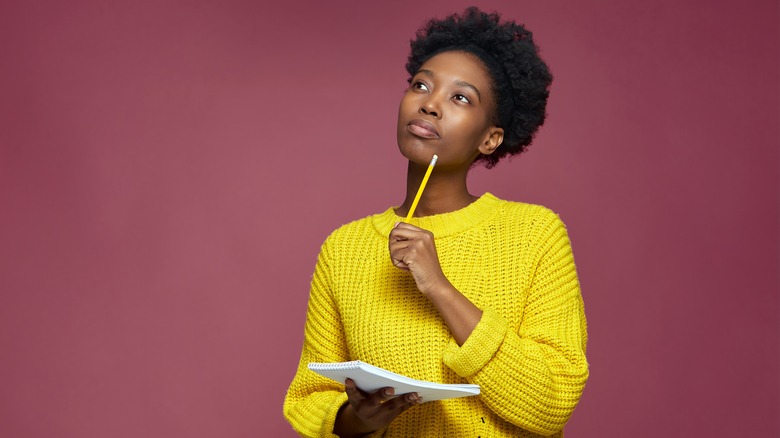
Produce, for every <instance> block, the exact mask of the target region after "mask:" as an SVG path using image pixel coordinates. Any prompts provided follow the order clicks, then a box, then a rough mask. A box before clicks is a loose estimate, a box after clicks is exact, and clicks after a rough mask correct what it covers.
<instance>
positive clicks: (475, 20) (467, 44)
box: [406, 7, 552, 169]
mask: <svg viewBox="0 0 780 438" xmlns="http://www.w3.org/2000/svg"><path fill="white" fill-rule="evenodd" d="M500 20H501V17H500V15H499V14H498V13H495V12H494V13H490V14H488V13H485V12H482V11H480V10H479V9H478V8H476V7H470V8H468V9H466V11H465V12H464V13H463V14H461V15H458V14H453V15H450V16H448V17H446V18H444V19H442V20H438V19H435V18H434V19H432V20H430V21H428V23H426V24H425V26H423V27H422V28H420V29H419V30H418V31H417V34H416V35H415V38H414V39H413V40H412V41H411V42H410V46H411V51H410V53H409V58H408V62H407V64H406V71H407V72H408V73H409V75H410V77H409V79H408V80H409V82H411V79H412V76H414V75H415V74H417V72H418V71H419V70H420V67H421V66H422V65H423V64H424V63H425V62H426V61H427V60H428V59H430V58H432V57H433V56H435V55H437V54H439V53H442V52H448V51H462V52H466V53H470V54H472V55H475V56H477V57H478V58H479V59H480V60H481V61H482V63H483V64H484V65H485V67H486V68H487V71H488V74H489V75H490V77H491V79H492V82H493V83H492V92H493V96H494V98H495V102H496V108H495V112H494V121H495V123H496V125H497V126H499V127H501V128H503V129H504V141H503V142H502V143H501V146H499V148H498V149H496V151H495V152H493V153H492V154H490V155H480V156H479V157H478V158H477V159H476V160H475V161H474V164H477V163H480V162H481V163H483V164H484V165H485V167H487V168H488V169H489V168H492V167H493V166H495V165H496V164H497V163H498V161H499V160H500V159H501V158H503V157H505V156H512V155H517V154H519V153H521V152H523V151H525V150H526V147H527V146H528V145H529V144H531V141H532V140H533V138H534V135H535V134H536V132H537V131H538V129H539V127H540V126H542V124H543V123H544V119H545V117H546V107H547V97H548V96H549V94H550V92H549V89H550V83H551V82H552V74H551V73H550V70H549V68H548V67H547V64H545V63H544V61H543V60H542V59H541V58H540V57H539V48H538V47H537V46H536V44H534V42H533V39H532V36H531V32H529V31H528V30H527V29H526V28H525V27H523V26H522V25H520V24H517V23H515V22H513V21H505V22H503V23H501V22H500Z"/></svg>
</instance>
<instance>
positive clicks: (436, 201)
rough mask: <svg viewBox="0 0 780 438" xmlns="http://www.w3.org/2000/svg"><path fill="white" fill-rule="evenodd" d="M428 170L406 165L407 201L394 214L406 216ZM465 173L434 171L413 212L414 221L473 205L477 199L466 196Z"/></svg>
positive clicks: (461, 171) (422, 167) (460, 171)
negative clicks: (417, 218)
mask: <svg viewBox="0 0 780 438" xmlns="http://www.w3.org/2000/svg"><path fill="white" fill-rule="evenodd" d="M427 168H428V166H421V165H419V164H415V163H412V162H411V161H410V162H409V165H408V167H407V171H406V197H405V198H404V202H403V204H401V206H400V207H398V209H396V214H398V215H399V216H406V215H407V214H408V213H409V208H411V206H412V201H414V197H415V196H416V195H417V189H419V187H420V183H421V182H422V179H423V176H424V175H425V171H426V170H427ZM467 173H468V169H458V170H448V169H444V168H439V167H435V168H434V170H433V173H432V174H431V176H430V178H429V179H428V184H427V185H426V186H425V191H423V194H422V197H421V198H420V202H419V203H418V204H417V208H416V209H415V211H414V216H415V217H421V216H431V215H434V214H442V213H449V212H452V211H455V210H460V209H461V208H464V207H466V206H468V205H469V204H471V203H472V202H474V201H475V200H476V199H477V197H476V196H473V195H471V194H470V193H469V191H468V187H467V185H466V175H467Z"/></svg>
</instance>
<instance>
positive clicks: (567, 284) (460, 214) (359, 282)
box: [284, 193, 588, 438]
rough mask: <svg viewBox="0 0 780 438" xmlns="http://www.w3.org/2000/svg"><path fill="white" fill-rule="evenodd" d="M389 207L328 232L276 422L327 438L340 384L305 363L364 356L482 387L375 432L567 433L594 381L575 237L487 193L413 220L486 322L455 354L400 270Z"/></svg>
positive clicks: (427, 376)
mask: <svg viewBox="0 0 780 438" xmlns="http://www.w3.org/2000/svg"><path fill="white" fill-rule="evenodd" d="M401 219H402V218H400V217H398V216H396V215H395V214H394V212H393V209H388V210H387V211H386V212H384V213H382V214H378V215H374V216H370V217H368V218H365V219H361V220H358V221H355V222H352V223H350V224H347V225H344V226H343V227H341V228H339V229H338V230H336V231H335V232H334V233H333V234H332V235H331V236H330V237H328V239H327V240H326V241H325V243H324V244H323V246H322V250H321V252H320V255H319V257H318V260H317V266H316V268H315V271H314V276H313V278H312V285H311V292H310V296H309V305H308V313H307V317H306V326H305V338H304V344H303V351H302V353H301V360H300V364H299V366H298V370H297V373H296V375H295V378H294V379H293V381H292V383H291V384H290V388H289V390H288V393H287V397H286V398H285V402H284V414H285V417H286V418H287V420H288V421H289V422H290V424H292V426H293V428H295V430H296V431H298V433H299V434H301V435H303V436H311V437H333V436H335V435H333V433H332V430H333V423H334V421H335V417H336V413H337V412H338V410H339V407H340V406H341V405H342V404H344V403H345V402H346V401H347V396H346V394H345V393H344V386H343V385H340V384H338V383H336V382H333V381H331V380H328V379H326V378H324V377H321V376H319V375H317V374H315V373H313V372H311V371H309V370H308V369H307V367H306V365H307V364H308V363H309V362H340V361H348V360H362V361H364V362H368V363H371V364H373V365H376V366H380V367H382V368H385V369H388V370H390V371H393V372H396V373H400V374H404V375H407V376H409V377H412V378H415V379H421V380H429V381H434V382H443V383H476V384H478V385H480V387H481V394H480V395H478V396H473V397H465V398H458V399H450V400H442V401H433V402H429V403H422V404H420V405H417V406H414V407H412V408H411V409H409V410H407V411H406V412H404V413H403V414H401V415H400V416H399V417H397V418H396V419H395V420H394V421H393V422H392V423H391V424H390V426H388V427H387V428H386V429H384V430H380V431H377V432H376V433H374V434H372V436H385V437H474V438H476V437H483V438H494V437H518V436H522V437H532V436H539V435H545V436H546V435H553V436H562V429H563V426H564V425H565V424H566V421H567V420H568V419H569V416H570V415H571V413H572V411H573V410H574V407H575V406H576V405H577V402H578V401H579V399H580V395H581V394H582V390H583V388H584V386H585V381H586V380H587V378H588V364H587V361H586V359H585V344H586V342H587V333H586V325H585V314H584V311H583V304H582V298H581V296H580V289H579V283H578V281H577V274H576V271H575V267H574V260H573V258H572V253H571V248H570V245H569V239H568V236H567V233H566V228H565V227H564V225H563V223H562V222H561V220H560V219H559V218H558V216H557V215H556V214H555V213H553V212H551V211H550V210H548V209H546V208H544V207H541V206H537V205H530V204H523V203H516V202H508V201H503V200H500V199H498V198H496V197H495V196H493V195H491V194H489V193H486V194H485V195H483V196H482V197H481V198H479V199H478V200H477V201H475V202H474V203H472V204H471V205H469V206H468V207H466V208H464V209H461V210H458V211H455V212H452V213H446V214H441V215H435V216H427V217H421V218H414V219H412V221H411V224H413V225H416V226H419V227H421V228H425V229H427V230H430V231H431V232H433V234H434V237H435V241H436V249H437V252H438V254H439V261H440V263H441V266H442V270H443V271H444V274H445V275H446V276H447V278H448V279H449V280H450V282H451V283H452V284H453V285H454V286H455V287H456V288H457V289H458V290H459V291H461V293H463V294H464V295H465V296H466V297H468V298H469V299H470V300H471V301H472V302H473V303H474V304H475V305H476V306H477V307H479V308H480V309H482V311H483V315H482V319H481V320H480V322H479V323H478V324H477V327H476V328H475V329H474V331H473V332H472V333H471V335H470V337H469V338H468V339H467V340H466V342H465V343H464V344H463V345H462V346H458V344H457V343H456V342H455V341H454V340H453V339H452V335H451V334H450V332H449V330H448V329H447V326H446V325H445V323H444V321H443V320H442V319H441V317H440V316H439V314H438V312H437V311H436V309H435V307H434V306H433V305H432V304H431V303H430V302H429V301H428V299H427V298H426V297H425V296H423V295H422V294H421V293H420V292H419V291H418V290H417V288H416V287H415V283H414V280H413V279H412V276H411V274H409V273H408V272H406V271H402V270H400V269H397V268H395V267H394V266H393V265H392V263H391V262H390V256H389V253H388V235H389V234H390V230H391V229H392V227H393V225H394V224H395V223H396V222H398V221H400V220H401Z"/></svg>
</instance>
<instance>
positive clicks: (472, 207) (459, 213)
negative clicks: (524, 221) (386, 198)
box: [371, 193, 504, 238]
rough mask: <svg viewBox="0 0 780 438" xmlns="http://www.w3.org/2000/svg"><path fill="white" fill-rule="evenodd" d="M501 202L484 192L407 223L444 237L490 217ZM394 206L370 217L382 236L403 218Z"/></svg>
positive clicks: (386, 234) (388, 232)
mask: <svg viewBox="0 0 780 438" xmlns="http://www.w3.org/2000/svg"><path fill="white" fill-rule="evenodd" d="M503 202H504V201H502V200H500V199H498V198H497V197H495V196H493V195H492V194H491V193H485V194H484V195H482V196H480V197H479V198H478V199H477V200H476V201H474V202H472V203H471V204H469V205H467V206H466V207H464V208H461V209H460V210H455V211H451V212H449V213H442V214H434V215H431V216H423V217H413V218H412V219H411V220H409V223H410V224H412V225H414V226H416V227H420V228H423V229H426V230H428V231H430V232H432V233H433V235H434V236H436V237H437V238H439V237H445V236H449V235H452V234H458V233H460V232H463V231H466V230H468V229H469V228H473V227H475V226H477V225H479V224H480V223H482V222H484V221H486V220H488V219H490V218H491V217H493V216H494V215H495V214H496V213H497V212H498V210H499V207H500V206H501V204H502V203H503ZM396 208H397V207H390V208H389V209H387V210H386V211H385V212H384V213H380V214H376V215H374V216H372V217H371V219H372V222H373V224H374V228H376V230H377V232H379V234H381V235H382V236H388V235H389V234H390V230H392V229H393V226H394V225H395V223H396V222H402V221H403V220H404V218H403V217H400V216H398V215H396V214H395V209H396Z"/></svg>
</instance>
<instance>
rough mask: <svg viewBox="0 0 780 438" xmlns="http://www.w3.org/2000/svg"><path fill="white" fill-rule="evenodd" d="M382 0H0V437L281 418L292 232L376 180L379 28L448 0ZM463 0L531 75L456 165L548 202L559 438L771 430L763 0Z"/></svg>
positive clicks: (298, 290)
mask: <svg viewBox="0 0 780 438" xmlns="http://www.w3.org/2000/svg"><path fill="white" fill-rule="evenodd" d="M390 3H391V2H388V4H377V5H374V4H373V2H359V1H354V2H335V3H333V2H310V3H299V2H295V1H284V2H276V4H274V5H265V4H263V2H258V1H249V0H246V1H240V0H230V1H210V2H205V1H199V2H174V1H170V0H165V1H135V2H127V1H126V2H106V1H97V0H96V1H80V0H79V1H68V2H61V1H43V0H42V1H14V0H11V1H4V2H2V4H1V5H0V80H1V82H0V435H1V436H3V437H59V438H68V437H79V438H92V437H95V438H97V437H101V438H102V437H215V436H220V437H256V436H280V437H281V436H294V434H293V433H292V431H291V429H290V428H289V426H288V425H287V423H286V422H285V421H284V419H283V417H282V399H283V397H284V393H285V390H286V387H287V384H288V383H289V381H290V379H291V378H292V374H293V371H294V369H295V366H296V363H297V360H298V354H299V350H300V345H301V340H302V329H303V319H304V311H305V305H306V299H307V294H308V283H309V280H310V276H311V272H312V269H313V267H314V261H315V257H316V254H317V251H318V249H319V245H320V244H321V242H322V241H323V239H324V238H325V237H326V236H327V234H328V233H329V232H330V231H331V230H333V229H334V228H336V227H338V226H339V225H341V224H343V223H345V222H347V221H350V220H352V219H356V218H359V217H362V216H366V215H368V214H371V213H375V212H379V211H382V210H384V209H385V208H387V207H388V206H390V205H396V204H398V203H399V202H400V201H401V200H402V196H403V193H404V170H405V163H404V161H403V159H402V158H401V157H400V155H399V154H398V153H397V151H396V146H395V133H394V132H395V131H394V129H395V115H396V109H397V104H398V101H399V99H400V96H401V93H402V90H403V88H404V86H405V79H406V76H405V72H404V69H403V66H404V63H405V57H406V52H407V49H408V44H407V43H408V40H409V39H410V38H411V37H412V35H413V33H414V31H415V29H416V28H417V27H418V26H419V25H421V24H422V23H423V21H424V19H425V18H427V17H430V16H434V15H436V16H443V15H446V14H448V13H450V12H454V11H461V10H463V8H464V7H465V6H467V5H468V3H467V2H463V1H444V0H438V1H429V2H410V1H405V2H392V5H390ZM481 6H483V7H484V8H486V9H499V10H501V11H503V13H504V15H505V16H507V17H513V18H515V19H517V20H518V21H520V22H524V23H526V24H527V25H528V27H529V28H530V29H531V30H532V31H533V32H534V34H535V36H536V39H537V41H538V43H539V44H540V45H541V47H542V54H543V56H544V58H545V59H546V60H547V61H548V63H549V64H550V65H551V67H552V70H553V73H554V74H555V77H556V79H555V81H554V83H553V89H552V98H551V102H550V105H549V115H550V116H549V122H548V124H547V125H546V126H545V127H544V128H543V130H542V131H541V133H540V134H539V136H538V139H537V141H536V142H535V144H534V145H533V146H532V147H531V150H530V152H529V153H528V154H527V155H524V156H522V157H519V158H517V159H515V160H513V161H511V162H509V163H502V164H500V165H499V166H498V167H497V168H496V169H494V170H493V171H490V172H488V171H485V170H483V169H479V170H477V171H475V172H473V175H472V184H471V188H472V190H473V192H475V193H482V192H484V191H491V192H492V193H494V194H496V195H498V196H500V197H503V198H508V199H513V200H522V201H526V202H533V203H542V204H545V205H547V206H549V207H551V208H553V209H554V210H556V211H557V212H559V213H560V214H561V216H562V218H563V219H564V220H565V221H566V223H567V224H568V226H569V230H570V234H571V238H572V242H573V246H574V251H575V256H576V258H577V264H578V269H579V272H580V276H581V282H582V287H583V295H584V298H585V303H586V311H587V314H588V318H589V327H590V336H591V341H590V344H589V349H588V353H589V361H590V364H591V379H590V381H589V382H588V386H587V388H586V390H585V394H584V396H583V399H582V402H581V404H580V406H579V407H578V409H577V411H576V412H575V414H574V416H573V417H572V420H571V422H570V423H569V426H568V428H567V432H568V433H567V436H572V437H618V436H631V437H656V436H779V435H780V415H779V412H780V400H779V390H780V382H779V380H778V373H779V370H780V363H779V361H778V359H780V352H779V351H778V349H779V348H780V347H779V346H780V339H778V334H779V332H780V330H779V326H778V311H779V309H780V305H779V303H778V270H779V266H780V260H778V242H779V241H780V236H779V235H778V222H779V218H778V205H779V202H778V195H779V194H778V190H779V187H780V178H778V169H779V167H780V166H779V165H780V157H779V156H778V150H779V147H778V145H779V139H780V126H779V122H778V121H779V120H780V114H779V113H778V97H779V96H780V90H779V88H778V83H779V81H778V78H779V77H780V71H779V68H778V63H779V58H780V55H779V54H780V47H779V46H780V32H779V30H778V28H779V26H778V24H779V23H778V22H779V19H778V17H780V10H779V9H780V8H779V6H778V2H777V1H775V0H768V1H750V2H742V1H736V0H721V1H694V0H678V1H674V2H672V1H666V2H653V1H625V0H609V1H606V0H605V1H595V0H588V1H566V2H564V1H544V2H542V1H533V2H532V1H517V0H513V1H511V2H510V1H507V2H505V4H502V2H497V1H492V2H484V3H482V4H481Z"/></svg>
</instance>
